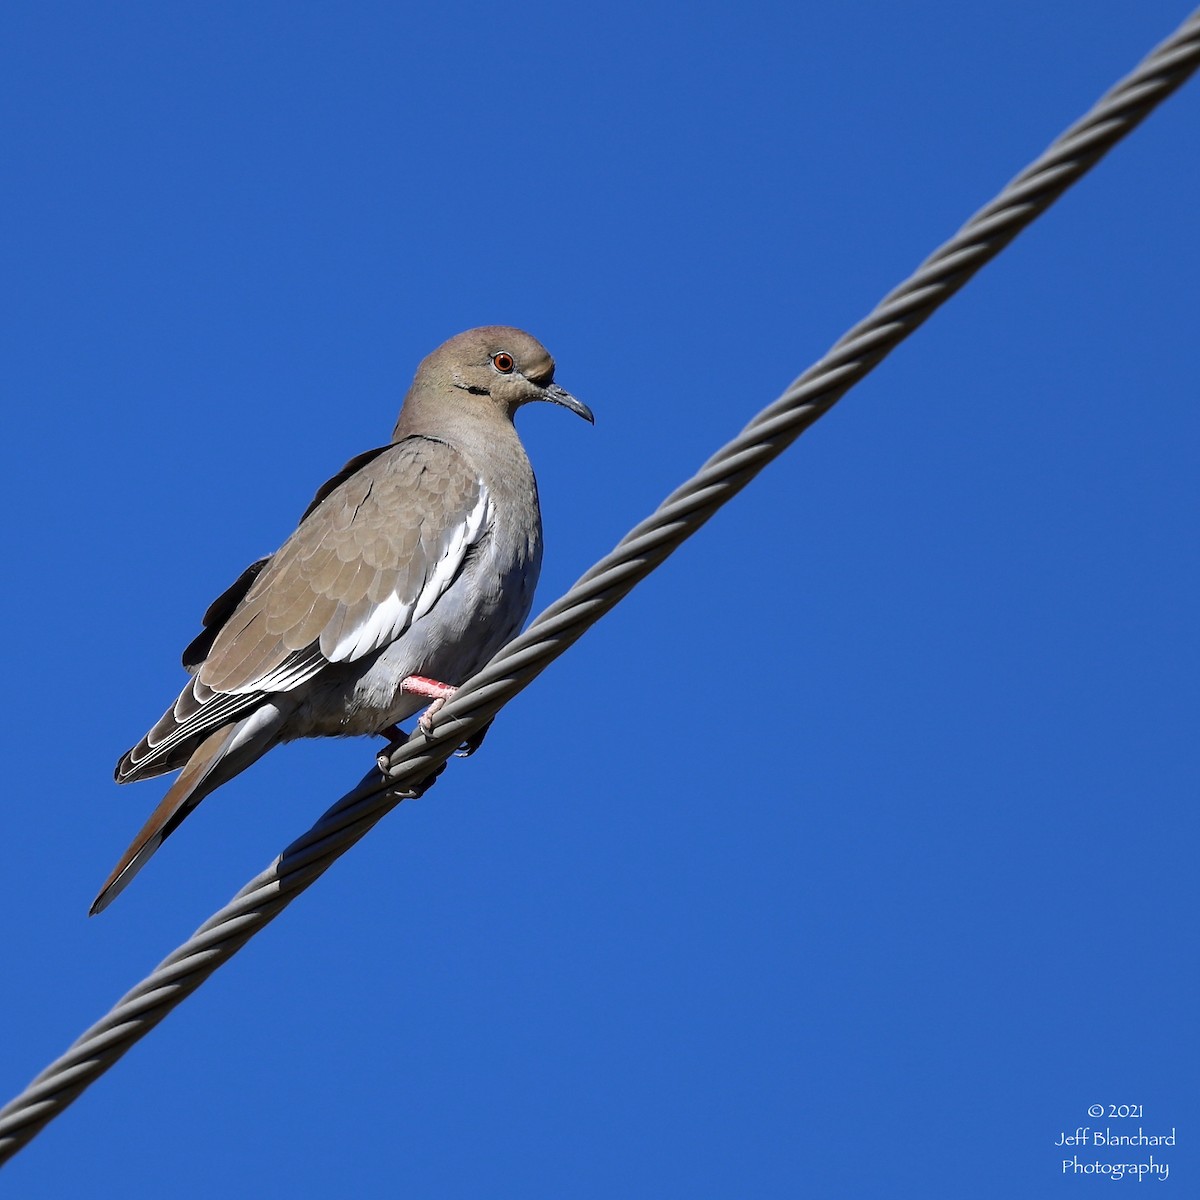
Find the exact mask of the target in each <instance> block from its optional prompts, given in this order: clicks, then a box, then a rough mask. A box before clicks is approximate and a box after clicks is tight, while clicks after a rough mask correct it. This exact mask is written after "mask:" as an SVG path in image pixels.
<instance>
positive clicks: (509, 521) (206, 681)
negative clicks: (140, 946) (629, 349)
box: [91, 326, 592, 913]
mask: <svg viewBox="0 0 1200 1200" xmlns="http://www.w3.org/2000/svg"><path fill="white" fill-rule="evenodd" d="M535 400H548V401H550V402H551V403H553V404H561V405H563V406H564V407H566V408H569V409H570V410H571V411H572V412H575V413H578V414H579V415H580V416H582V417H585V418H586V419H587V420H588V421H591V420H592V413H591V410H590V409H588V407H587V406H586V405H585V404H582V403H581V402H580V401H578V400H576V399H575V397H574V396H572V395H570V393H568V392H565V391H564V390H563V389H562V388H560V387H558V386H557V385H556V384H555V383H554V360H553V359H552V358H551V357H550V355H549V353H548V352H547V351H546V349H545V348H544V347H543V346H542V345H541V344H540V343H539V342H538V341H536V340H535V339H534V338H532V337H531V336H530V335H529V334H527V333H523V332H522V331H521V330H519V329H509V328H506V327H504V326H486V327H484V328H482V329H472V330H469V331H468V332H466V333H461V334H459V335H458V336H457V337H455V338H451V339H450V341H448V342H446V343H445V344H444V345H443V346H440V347H439V348H438V349H437V350H435V351H434V352H433V353H432V354H431V355H430V356H429V357H428V358H427V359H425V361H424V362H422V363H421V366H420V368H419V369H418V371H417V374H416V378H415V379H414V380H413V384H412V387H411V388H410V389H409V391H408V395H407V396H406V397H405V399H404V404H403V407H402V408H401V410H400V416H399V419H398V420H397V422H396V428H395V431H394V432H393V434H392V440H391V442H390V443H389V444H388V445H387V446H383V447H380V448H379V449H376V450H368V451H367V452H366V453H365V454H360V455H358V456H357V457H356V458H353V459H351V460H350V462H348V463H347V464H346V466H345V467H343V469H342V470H341V471H340V472H339V473H338V474H337V475H335V476H334V478H333V479H331V480H330V481H329V482H328V483H326V484H325V485H324V486H323V487H322V488H321V489H320V491H318V492H317V495H316V497H315V498H314V500H313V502H312V504H311V505H310V506H309V508H308V510H307V512H305V514H304V516H303V517H302V518H301V520H300V525H299V527H298V528H297V530H296V532H295V533H293V534H292V536H291V537H290V538H288V540H287V541H286V542H284V544H283V545H282V546H281V547H280V549H279V550H278V551H276V553H275V554H273V555H271V556H269V557H268V558H263V559H260V560H259V561H258V562H256V563H254V564H252V565H251V566H250V567H248V568H247V569H246V570H245V571H244V572H243V573H242V575H241V577H240V578H239V579H238V580H237V582H236V583H234V584H233V586H232V587H230V588H229V589H228V590H227V591H225V592H224V593H223V594H222V595H221V596H219V597H218V598H217V600H216V601H214V602H213V604H212V606H211V607H210V608H209V610H208V612H207V613H206V614H205V616H204V629H203V631H202V632H201V634H200V635H199V636H198V637H197V638H196V639H195V640H194V641H193V642H192V643H191V645H190V646H188V648H187V649H186V650H185V651H184V654H183V665H184V666H185V667H186V668H187V670H188V671H189V672H190V673H191V675H192V679H191V681H190V682H189V683H188V685H187V686H186V687H185V688H184V689H183V691H182V692H181V693H180V695H179V698H178V699H177V700H176V701H175V703H174V704H173V705H172V706H171V708H169V709H168V710H167V712H166V713H165V714H164V715H163V717H162V719H161V720H160V721H159V722H158V723H157V724H156V725H155V726H154V728H153V729H151V730H150V732H149V733H148V734H146V736H145V737H144V738H143V739H142V740H141V741H140V742H138V744H137V745H136V746H134V747H133V749H132V750H130V751H129V752H128V753H127V754H125V755H124V756H123V757H122V758H121V760H120V762H119V763H118V764H117V769H116V778H117V781H118V782H119V783H128V782H130V781H132V780H136V779H148V778H151V777H152V776H155V775H162V774H164V773H166V772H169V771H175V770H179V769H180V768H182V771H181V773H180V775H179V778H178V779H176V780H175V782H174V784H172V786H171V788H170V790H169V791H168V792H167V794H166V796H165V797H164V798H163V801H162V803H161V804H160V805H159V806H158V808H156V809H155V811H154V813H153V814H152V815H151V817H150V819H149V820H148V821H147V822H146V824H145V826H144V827H143V828H142V830H141V832H140V833H139V834H138V836H137V837H136V838H135V839H134V841H133V844H132V845H131V846H130V847H129V849H128V850H127V851H126V852H125V855H124V856H123V857H122V859H121V861H120V862H119V863H118V864H117V866H116V868H115V869H114V871H113V873H112V875H111V876H110V877H109V879H108V882H107V883H105V885H104V887H103V888H102V889H101V890H100V894H99V895H98V896H97V897H96V900H95V902H94V903H93V904H92V908H91V911H92V912H93V913H97V912H100V911H101V910H102V909H104V908H105V907H107V905H108V904H109V903H111V901H112V900H113V898H114V897H115V896H116V895H117V894H118V893H119V892H120V891H121V890H122V889H123V888H124V887H125V885H126V884H127V883H128V882H129V880H130V879H132V878H133V876H134V875H135V874H136V873H137V872H138V871H139V870H140V869H141V868H142V867H143V866H144V865H145V863H146V861H147V860H148V859H149V858H150V856H151V855H152V854H153V853H154V852H155V850H157V849H158V847H159V846H160V845H161V844H162V843H163V841H164V840H165V839H166V838H167V836H168V835H169V834H170V833H172V832H173V831H174V829H175V828H176V827H177V826H178V825H179V823H180V822H181V821H182V820H183V819H184V817H186V816H187V815H188V813H190V812H191V811H192V809H194V808H195V807H196V805H197V804H199V803H200V801H201V800H202V799H203V798H204V797H205V796H207V795H208V794H209V793H210V792H211V791H213V790H214V789H215V788H217V787H220V785H221V784H223V783H225V782H227V781H228V780H229V779H231V778H232V777H233V776H234V775H236V774H238V772H240V771H243V770H245V768H246V767H248V766H249V765H250V764H251V763H252V762H254V761H255V759H257V758H259V757H260V756H261V755H263V754H265V753H266V752H267V751H268V750H269V749H271V747H272V746H275V745H277V744H278V743H280V742H287V741H291V740H292V739H294V738H299V737H316V736H338V735H348V734H376V733H398V731H396V730H394V728H393V727H394V726H395V725H396V723H397V722H399V721H402V720H404V719H405V718H406V717H409V716H412V715H413V714H414V713H415V712H417V710H418V709H420V708H421V707H422V706H423V705H424V704H426V703H427V701H429V700H432V701H433V703H432V704H431V705H430V706H429V709H428V710H427V711H426V713H425V714H424V715H423V716H422V717H421V721H420V724H421V727H422V728H423V729H425V730H426V731H427V732H428V730H429V729H430V727H431V726H430V721H431V718H432V716H433V714H434V713H436V711H437V709H438V708H439V707H440V706H441V704H443V703H444V702H445V699H446V698H447V697H448V696H450V695H451V694H452V693H453V691H454V685H456V684H458V683H461V682H463V681H464V680H465V679H467V678H468V677H469V676H471V675H473V674H474V673H475V672H476V671H478V670H479V668H480V667H482V666H483V665H484V664H485V663H486V662H487V661H488V659H490V658H491V657H492V656H493V655H494V654H495V653H496V651H497V650H499V649H500V647H501V646H503V645H504V643H505V642H507V641H508V640H509V639H510V638H512V637H513V636H514V635H515V634H516V633H517V632H518V630H519V629H520V628H521V626H522V625H523V624H524V622H525V620H526V618H527V617H528V616H529V610H530V607H531V605H532V603H533V591H534V587H535V585H536V584H537V578H538V572H539V570H540V567H541V558H542V520H541V512H540V510H539V508H538V496H537V484H536V482H535V480H534V477H533V470H532V468H531V467H530V465H529V459H528V457H527V456H526V454H525V449H524V447H523V446H522V445H521V441H520V438H518V436H517V431H516V429H515V428H514V426H513V415H514V414H515V412H516V410H517V409H518V408H519V407H520V406H521V405H523V404H528V403H530V402H531V401H535Z"/></svg>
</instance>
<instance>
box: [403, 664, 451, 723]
mask: <svg viewBox="0 0 1200 1200" xmlns="http://www.w3.org/2000/svg"><path fill="white" fill-rule="evenodd" d="M400 690H401V691H402V692H408V693H410V694H411V695H413V696H425V697H427V698H428V699H430V700H432V701H433V703H432V704H431V705H430V706H429V707H428V708H427V709H426V710H425V711H424V712H423V713H422V714H421V717H420V719H419V720H418V721H417V727H418V728H419V729H420V730H421V732H422V733H423V734H424V735H425V736H426V737H428V736H429V735H430V734H431V733H433V718H434V717H436V716H437V715H438V713H439V712H441V711H442V707H443V706H444V705H445V703H446V701H447V700H449V699H450V697H451V696H453V695H454V693H455V692H457V691H458V688H456V687H455V686H454V685H453V684H449V683H440V682H439V681H438V680H436V679H426V678H425V676H424V675H409V676H407V677H406V678H405V679H403V680H401V682H400Z"/></svg>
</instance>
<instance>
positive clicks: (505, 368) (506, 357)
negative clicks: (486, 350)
mask: <svg viewBox="0 0 1200 1200" xmlns="http://www.w3.org/2000/svg"><path fill="white" fill-rule="evenodd" d="M516 365H517V364H516V360H515V359H514V358H513V356H512V355H511V354H509V353H508V352H507V351H506V350H501V351H500V353H499V354H493V355H492V366H493V367H495V368H496V370H497V371H499V372H500V374H501V375H508V374H511V372H512V369H513V367H515V366H516Z"/></svg>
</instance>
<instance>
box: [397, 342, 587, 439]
mask: <svg viewBox="0 0 1200 1200" xmlns="http://www.w3.org/2000/svg"><path fill="white" fill-rule="evenodd" d="M539 400H545V401H548V402H549V403H551V404H558V405H561V406H562V407H563V408H569V409H570V410H571V411H572V412H573V413H576V414H577V415H578V416H581V417H583V419H584V420H585V421H590V422H592V423H593V424H595V418H594V417H593V416H592V410H591V409H590V408H588V406H587V405H586V404H584V403H583V401H581V400H576V399H575V397H574V396H572V395H571V393H570V392H568V391H565V390H564V389H563V388H560V387H559V386H558V384H556V383H555V382H554V359H553V358H551V357H550V352H549V351H548V350H547V349H546V347H545V346H543V345H542V344H541V342H539V341H538V340H537V338H535V337H532V336H531V335H530V334H528V333H525V332H524V331H523V330H520V329H512V328H510V327H509V326H506V325H484V326H482V327H481V328H479V329H468V330H467V332H466V333H460V334H459V335H458V336H457V337H452V338H451V339H450V340H449V341H448V342H445V343H443V344H442V345H441V346H439V347H438V348H437V349H436V350H435V351H434V352H433V353H432V354H431V355H430V356H429V357H428V358H426V359H425V361H424V362H422V363H421V365H420V367H419V368H418V369H417V375H416V378H415V379H414V380H413V385H412V387H411V388H410V389H409V392H408V396H407V397H406V398H405V401H404V408H403V409H402V410H401V412H400V419H399V421H398V422H397V423H396V436H403V435H405V434H407V433H410V432H413V431H414V430H413V428H412V427H413V424H414V420H415V418H416V415H417V411H418V410H425V411H426V412H427V411H428V410H429V408H430V405H431V404H432V405H435V406H437V407H441V406H443V405H445V406H449V408H450V410H451V411H452V412H453V414H454V415H466V414H468V413H472V414H476V415H480V416H492V417H495V416H499V417H502V418H503V419H505V420H508V421H511V420H512V418H513V414H514V413H515V412H516V411H517V409H518V408H520V407H521V405H523V404H532V403H534V402H535V401H539ZM443 415H448V414H443Z"/></svg>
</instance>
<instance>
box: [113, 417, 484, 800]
mask: <svg viewBox="0 0 1200 1200" xmlns="http://www.w3.org/2000/svg"><path fill="white" fill-rule="evenodd" d="M491 519H492V508H491V501H490V498H489V496H488V493H487V489H486V488H485V487H484V485H483V483H482V482H481V481H480V480H479V478H478V477H477V475H476V472H475V470H474V468H473V467H472V466H471V465H470V464H469V463H468V462H467V460H466V459H464V458H463V456H462V455H461V454H460V453H459V452H458V451H457V450H455V449H454V447H452V446H450V445H449V444H447V443H445V442H442V441H438V440H436V439H433V438H427V437H411V438H406V439H405V440H404V441H402V442H399V443H397V444H396V445H394V446H391V447H389V448H388V449H387V450H386V451H384V452H383V453H382V454H379V455H378V456H376V457H373V458H369V459H368V461H367V462H365V463H364V464H363V465H362V466H361V467H360V468H359V469H358V470H357V471H354V472H353V473H351V474H349V475H348V476H347V477H346V478H343V479H342V480H341V482H339V483H337V484H336V486H334V487H333V488H332V490H330V491H329V492H328V493H327V494H326V495H324V497H323V498H321V499H319V501H318V502H317V503H316V505H315V507H313V508H312V509H311V510H310V511H309V513H308V514H307V516H306V517H305V518H304V520H302V521H301V523H300V526H299V528H298V529H297V530H296V532H295V533H294V534H292V536H291V537H290V538H289V539H288V540H287V541H286V542H285V543H284V544H283V546H282V547H281V548H280V549H279V551H278V552H277V553H276V554H274V555H273V556H272V557H271V558H270V559H269V560H267V561H266V562H265V563H263V564H262V565H261V566H260V565H259V564H255V565H254V567H251V568H249V569H248V570H247V571H246V572H244V573H243V575H242V577H241V579H240V580H239V581H238V583H237V584H235V585H234V587H233V588H231V589H229V591H228V592H226V593H225V594H224V596H223V597H222V598H221V599H220V600H218V601H217V603H216V604H214V606H213V608H212V609H210V610H209V615H211V616H213V618H214V621H213V624H214V626H216V625H217V621H221V623H220V624H219V627H216V628H215V633H213V634H212V635H211V638H210V637H209V630H206V631H205V633H204V634H202V635H201V638H203V639H205V640H206V641H208V642H209V644H208V646H207V654H206V655H205V657H204V661H203V662H201V663H199V664H198V665H197V666H196V668H195V670H196V673H195V677H194V678H193V680H192V682H191V683H190V685H189V686H188V687H186V688H185V689H184V690H183V692H182V693H181V694H180V696H179V699H178V700H177V701H176V702H175V704H174V706H173V707H172V708H171V709H169V710H168V711H167V712H166V713H165V714H164V716H163V718H162V719H161V720H160V721H159V722H158V724H157V725H155V727H154V728H153V729H152V730H151V731H150V732H149V733H148V734H147V735H146V737H145V738H143V739H142V741H141V742H140V743H139V744H138V745H137V746H135V747H134V748H133V749H132V750H131V751H129V753H128V754H126V755H125V756H124V758H122V760H121V762H120V763H119V764H118V766H117V778H118V779H120V780H130V779H136V778H144V777H146V776H148V775H154V774H159V773H161V772H162V771H164V770H170V769H172V767H171V766H170V765H165V764H171V763H174V764H176V765H177V764H178V760H179V758H180V757H181V755H182V754H183V751H184V750H185V749H186V748H190V747H191V746H192V745H193V743H194V742H195V740H196V739H197V738H198V737H199V736H202V735H205V734H207V733H208V732H210V731H211V730H213V729H216V728H217V727H218V726H221V725H224V724H226V723H228V722H229V721H231V720H236V719H238V718H239V717H241V716H242V715H244V714H245V713H246V712H247V711H249V709H251V708H253V707H254V706H256V705H257V704H258V703H259V702H260V701H261V699H262V697H263V696H264V695H265V694H268V693H271V692H286V691H290V690H291V689H293V688H296V687H299V686H300V685H301V684H303V683H305V682H306V681H307V680H309V679H311V678H312V677H313V676H314V675H316V674H317V673H318V672H319V671H320V670H321V669H322V668H323V667H325V666H327V665H328V664H330V663H350V662H356V661H358V660H359V659H362V658H364V657H366V656H367V655H369V654H372V653H374V652H375V651H377V650H379V649H380V648H382V647H383V646H386V645H389V644H390V643H391V642H394V641H395V640H396V639H397V638H399V637H401V636H403V634H404V632H405V631H406V630H407V629H408V628H409V626H410V625H411V624H412V623H413V621H415V620H417V619H418V618H419V617H422V616H424V615H425V614H426V613H427V612H429V611H430V609H432V608H433V606H434V605H435V604H436V603H437V601H438V599H439V598H440V597H441V596H442V594H443V593H444V592H445V591H446V589H447V588H448V587H449V586H450V584H451V583H452V582H453V581H454V580H455V579H456V578H457V576H458V574H459V572H460V571H461V570H462V567H463V564H464V563H465V562H466V559H467V555H468V553H469V552H470V551H471V549H472V548H473V547H474V546H476V545H477V544H478V543H479V542H480V541H481V540H482V539H483V538H484V537H485V536H486V535H487V533H488V530H489V528H490V526H491ZM256 568H257V569H256ZM251 572H254V573H253V574H251ZM248 576H249V578H247V577H248ZM243 584H245V585H246V586H245V588H244V594H243V595H241V597H240V599H238V601H237V603H236V607H234V608H233V610H232V611H231V612H228V613H226V612H225V609H226V608H228V604H226V605H225V606H224V608H222V601H224V600H226V599H227V598H229V597H231V596H233V595H235V594H236V592H237V590H238V589H239V588H240V587H241V586H242V585H243ZM217 610H220V611H217ZM197 641H200V639H197ZM195 645H196V643H193V646H195ZM189 649H190V648H189Z"/></svg>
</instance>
